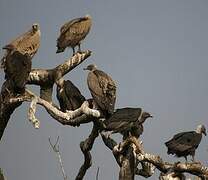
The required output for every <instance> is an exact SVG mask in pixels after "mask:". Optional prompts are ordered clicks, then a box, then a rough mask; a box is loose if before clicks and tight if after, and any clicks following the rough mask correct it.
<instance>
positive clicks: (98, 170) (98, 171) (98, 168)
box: [96, 166, 100, 180]
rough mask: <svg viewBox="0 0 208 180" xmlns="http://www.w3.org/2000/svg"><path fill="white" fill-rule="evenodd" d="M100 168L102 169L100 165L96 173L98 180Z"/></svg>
mask: <svg viewBox="0 0 208 180" xmlns="http://www.w3.org/2000/svg"><path fill="white" fill-rule="evenodd" d="M99 170H100V168H99V166H98V168H97V173H96V180H98V178H99Z"/></svg>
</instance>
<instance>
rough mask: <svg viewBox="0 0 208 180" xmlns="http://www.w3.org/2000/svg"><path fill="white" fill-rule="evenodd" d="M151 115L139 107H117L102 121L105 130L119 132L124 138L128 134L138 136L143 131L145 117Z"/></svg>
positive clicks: (150, 116)
mask: <svg viewBox="0 0 208 180" xmlns="http://www.w3.org/2000/svg"><path fill="white" fill-rule="evenodd" d="M152 117H153V116H152V115H151V114H150V113H148V112H145V111H143V110H142V109H141V108H122V109H117V110H116V112H114V113H113V114H112V116H111V117H110V118H109V119H107V120H105V121H103V123H104V124H105V131H111V133H121V134H122V135H123V136H124V138H125V137H128V136H129V135H132V136H135V137H139V136H140V135H141V134H142V133H143V123H144V122H145V120H146V119H147V118H152Z"/></svg>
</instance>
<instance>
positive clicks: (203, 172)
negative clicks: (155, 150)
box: [0, 50, 208, 180]
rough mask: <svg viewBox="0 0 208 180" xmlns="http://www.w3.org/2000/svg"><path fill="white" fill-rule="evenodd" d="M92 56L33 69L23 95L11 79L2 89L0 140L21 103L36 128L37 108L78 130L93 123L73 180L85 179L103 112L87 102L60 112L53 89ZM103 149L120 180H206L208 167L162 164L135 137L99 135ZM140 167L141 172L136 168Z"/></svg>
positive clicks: (77, 57)
mask: <svg viewBox="0 0 208 180" xmlns="http://www.w3.org/2000/svg"><path fill="white" fill-rule="evenodd" d="M90 55H91V51H89V50H88V51H84V52H79V53H76V54H75V55H74V56H73V57H71V58H69V59H67V60H66V61H65V62H64V63H62V64H60V65H58V66H57V67H55V68H53V69H32V70H31V71H30V73H29V75H28V78H27V79H26V80H25V82H22V84H23V85H25V86H24V87H23V91H18V92H17V91H16V90H15V89H14V86H13V84H12V82H11V79H10V78H7V79H6V80H5V82H4V83H3V85H2V88H1V94H0V139H1V137H2V136H3V133H4V130H5V128H6V126H7V123H8V121H9V119H10V116H11V114H12V113H13V112H14V110H15V109H16V108H18V107H19V106H21V104H22V103H24V102H31V104H30V107H29V110H28V119H29V120H30V121H31V122H32V124H33V125H34V127H35V128H39V127H41V124H40V121H39V120H38V119H37V118H36V116H35V112H36V109H37V105H40V106H42V107H44V108H45V109H46V111H47V112H48V114H49V115H50V116H51V117H52V118H53V119H54V120H56V121H58V122H59V123H61V124H62V125H69V126H73V127H74V126H80V125H81V124H84V123H91V122H92V123H93V128H92V130H91V133H90V135H89V136H88V137H87V138H86V139H85V141H82V142H81V143H80V149H81V151H82V153H83V155H84V162H83V165H82V166H81V167H80V169H79V172H78V174H77V176H76V178H75V179H76V180H81V179H83V178H84V176H85V174H86V172H87V170H88V168H90V166H91V165H92V157H91V153H90V151H91V149H92V148H93V144H94V141H95V139H96V138H97V137H98V136H99V134H100V133H101V132H102V130H103V128H104V124H103V121H102V119H103V117H102V116H101V115H102V112H100V111H99V110H96V109H92V107H93V105H92V101H91V100H90V99H88V100H86V101H84V102H83V104H82V105H81V106H80V107H79V108H77V109H75V110H70V111H68V110H66V111H65V112H63V111H61V110H60V108H59V107H58V106H57V105H55V104H54V103H53V102H52V92H53V86H54V84H56V85H57V86H58V87H59V88H60V89H61V88H63V83H64V78H63V76H64V75H66V74H67V73H69V72H70V71H71V70H72V69H74V68H75V67H76V66H78V65H79V64H81V63H82V62H83V61H84V60H86V59H87V58H88V57H89V56H90ZM26 84H32V85H37V86H39V87H40V95H39V96H38V95H35V94H34V93H33V92H31V91H29V90H27V88H26ZM101 135H102V139H103V141H104V143H105V145H106V146H107V147H108V148H109V149H110V150H111V151H112V153H113V155H114V157H115V159H116V162H117V163H118V165H119V167H120V172H119V180H133V179H134V177H135V176H136V175H137V176H143V177H146V178H148V177H150V176H152V175H153V174H154V172H155V169H156V168H157V169H158V170H159V171H160V172H161V175H160V179H173V178H175V179H176V178H178V179H181V180H182V179H184V175H183V173H190V174H193V175H196V176H198V177H199V178H201V179H207V178H208V167H205V166H203V165H202V164H201V163H180V162H179V163H175V164H171V163H168V162H164V161H163V160H162V159H161V158H160V157H159V156H155V155H151V154H148V153H146V152H145V151H144V149H143V147H142V143H141V142H140V140H139V139H137V138H136V137H134V136H130V137H128V138H126V139H125V140H123V142H120V143H117V142H115V141H114V140H113V139H111V138H110V137H108V136H105V135H104V134H103V133H101ZM138 166H140V167H141V168H138Z"/></svg>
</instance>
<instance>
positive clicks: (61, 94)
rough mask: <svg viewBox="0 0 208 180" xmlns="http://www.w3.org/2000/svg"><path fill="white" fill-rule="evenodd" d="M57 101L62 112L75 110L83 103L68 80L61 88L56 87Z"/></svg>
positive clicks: (75, 88) (79, 94) (82, 97)
mask: <svg viewBox="0 0 208 180" xmlns="http://www.w3.org/2000/svg"><path fill="white" fill-rule="evenodd" d="M57 99H58V100H59V104H60V108H61V110H62V111H63V112H66V110H75V109H77V108H79V107H80V106H81V105H82V103H83V102H84V101H85V97H84V96H83V95H82V94H81V93H80V91H79V89H78V88H77V87H76V86H75V85H74V84H73V83H72V82H71V81H69V80H67V81H64V83H63V87H59V86H57Z"/></svg>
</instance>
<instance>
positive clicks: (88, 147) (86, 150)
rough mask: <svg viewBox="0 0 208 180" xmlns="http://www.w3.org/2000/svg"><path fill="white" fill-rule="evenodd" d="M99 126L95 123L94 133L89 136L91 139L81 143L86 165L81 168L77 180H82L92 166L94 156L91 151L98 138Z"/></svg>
mask: <svg viewBox="0 0 208 180" xmlns="http://www.w3.org/2000/svg"><path fill="white" fill-rule="evenodd" d="M98 130H99V128H98V126H97V124H96V121H94V123H93V128H92V131H91V133H90V135H89V137H88V138H87V139H86V140H85V141H82V142H81V143H80V149H81V151H82V153H83V154H84V163H83V165H82V166H81V167H80V169H79V172H78V174H77V176H76V180H82V179H83V177H84V175H85V173H86V171H87V170H88V169H89V168H90V167H91V165H92V156H91V154H90V150H91V149H92V146H93V144H94V141H95V139H96V138H97V137H98V135H99V133H98Z"/></svg>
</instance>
